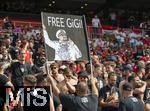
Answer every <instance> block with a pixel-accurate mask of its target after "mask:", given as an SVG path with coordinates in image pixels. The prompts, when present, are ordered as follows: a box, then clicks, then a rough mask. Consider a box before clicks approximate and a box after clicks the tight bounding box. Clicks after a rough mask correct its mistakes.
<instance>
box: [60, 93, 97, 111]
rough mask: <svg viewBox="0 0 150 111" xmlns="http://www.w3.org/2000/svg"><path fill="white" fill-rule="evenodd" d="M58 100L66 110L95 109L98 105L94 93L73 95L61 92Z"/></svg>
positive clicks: (90, 110) (83, 110)
mask: <svg viewBox="0 0 150 111" xmlns="http://www.w3.org/2000/svg"><path fill="white" fill-rule="evenodd" d="M60 100H61V102H62V105H63V106H64V107H65V108H67V109H68V111H97V107H98V97H97V96H96V95H88V96H73V95H64V94H61V95H60Z"/></svg>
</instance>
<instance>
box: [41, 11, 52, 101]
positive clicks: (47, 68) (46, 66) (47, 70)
mask: <svg viewBox="0 0 150 111" xmlns="http://www.w3.org/2000/svg"><path fill="white" fill-rule="evenodd" d="M41 16H42V17H41V18H42V28H44V27H43V25H44V19H43V17H44V16H43V12H41ZM43 30H44V29H43ZM43 37H44V33H43ZM44 47H45V52H46V65H45V68H46V73H47V75H49V73H50V70H49V65H48V57H47V49H46V44H45V39H44ZM49 88H50V89H49V90H50V94H51V97H52V99H53V92H52V86H51V84H50V86H49Z"/></svg>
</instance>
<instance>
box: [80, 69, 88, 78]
mask: <svg viewBox="0 0 150 111" xmlns="http://www.w3.org/2000/svg"><path fill="white" fill-rule="evenodd" d="M88 75H89V74H88V72H87V71H80V72H79V73H78V77H87V78H88Z"/></svg>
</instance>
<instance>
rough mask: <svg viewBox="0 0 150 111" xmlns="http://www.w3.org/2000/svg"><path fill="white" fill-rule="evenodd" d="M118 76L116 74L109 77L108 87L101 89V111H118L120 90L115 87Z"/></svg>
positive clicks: (110, 74)
mask: <svg viewBox="0 0 150 111" xmlns="http://www.w3.org/2000/svg"><path fill="white" fill-rule="evenodd" d="M116 81H117V76H116V74H114V73H109V75H108V85H106V86H104V87H103V88H101V89H100V92H99V99H100V106H101V107H102V110H101V111H118V105H119V104H118V102H119V96H120V94H119V90H118V88H117V87H115V85H116Z"/></svg>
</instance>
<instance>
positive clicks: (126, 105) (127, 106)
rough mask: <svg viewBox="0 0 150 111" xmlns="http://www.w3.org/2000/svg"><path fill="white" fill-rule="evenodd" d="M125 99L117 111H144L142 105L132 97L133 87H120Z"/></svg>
mask: <svg viewBox="0 0 150 111" xmlns="http://www.w3.org/2000/svg"><path fill="white" fill-rule="evenodd" d="M122 89H123V96H124V97H125V99H123V100H121V101H120V104H119V111H144V104H143V102H142V101H141V100H139V99H137V98H136V97H134V96H133V86H132V85H131V84H130V83H125V84H124V85H123V87H122Z"/></svg>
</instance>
